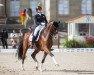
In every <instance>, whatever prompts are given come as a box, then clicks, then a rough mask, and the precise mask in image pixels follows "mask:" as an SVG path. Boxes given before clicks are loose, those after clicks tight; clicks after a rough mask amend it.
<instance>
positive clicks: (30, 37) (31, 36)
mask: <svg viewBox="0 0 94 75" xmlns="http://www.w3.org/2000/svg"><path fill="white" fill-rule="evenodd" d="M39 36H40V34H39V35H38V37H37V39H36V41H38V40H39ZM32 38H33V35H32V33H31V34H30V36H29V41H32Z"/></svg>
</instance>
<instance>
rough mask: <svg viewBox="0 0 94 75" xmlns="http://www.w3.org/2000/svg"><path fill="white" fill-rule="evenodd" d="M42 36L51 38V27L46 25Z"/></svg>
mask: <svg viewBox="0 0 94 75" xmlns="http://www.w3.org/2000/svg"><path fill="white" fill-rule="evenodd" d="M43 35H44V38H45V39H49V38H50V39H51V38H52V35H51V27H50V26H49V27H47V28H45V30H44V34H43Z"/></svg>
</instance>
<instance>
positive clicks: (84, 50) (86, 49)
mask: <svg viewBox="0 0 94 75" xmlns="http://www.w3.org/2000/svg"><path fill="white" fill-rule="evenodd" d="M33 51H34V49H28V51H27V52H28V53H32V52H33ZM16 52H17V49H0V53H16ZM52 52H94V48H55V49H54V50H53V51H52Z"/></svg>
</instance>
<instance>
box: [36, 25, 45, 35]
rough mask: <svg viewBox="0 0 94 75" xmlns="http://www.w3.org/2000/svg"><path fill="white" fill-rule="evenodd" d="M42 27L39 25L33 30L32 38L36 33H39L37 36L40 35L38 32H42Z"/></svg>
mask: <svg viewBox="0 0 94 75" xmlns="http://www.w3.org/2000/svg"><path fill="white" fill-rule="evenodd" d="M44 27H45V26H44V25H39V26H37V27H36V28H35V30H34V36H36V35H37V33H38V31H39V34H40V32H41V31H42V29H44Z"/></svg>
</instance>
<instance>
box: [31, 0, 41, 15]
mask: <svg viewBox="0 0 94 75" xmlns="http://www.w3.org/2000/svg"><path fill="white" fill-rule="evenodd" d="M39 2H40V0H30V8H31V9H32V15H33V16H34V15H35V14H36V8H37V6H38V3H39Z"/></svg>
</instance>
